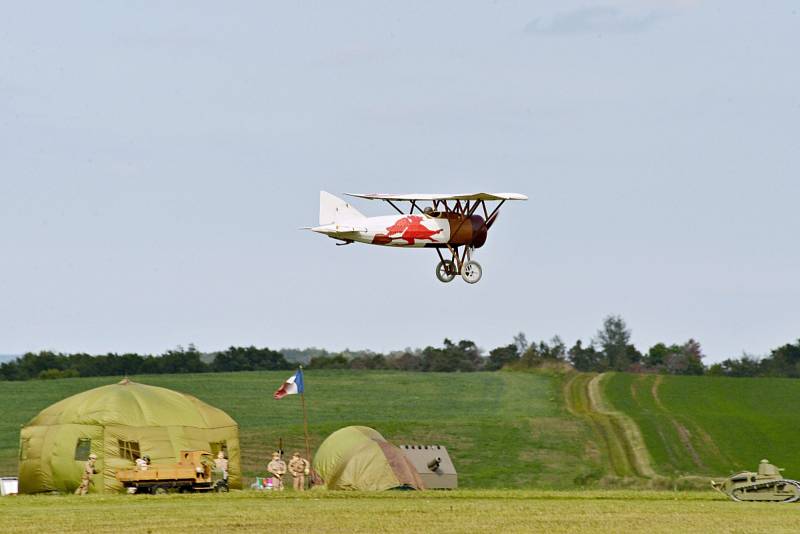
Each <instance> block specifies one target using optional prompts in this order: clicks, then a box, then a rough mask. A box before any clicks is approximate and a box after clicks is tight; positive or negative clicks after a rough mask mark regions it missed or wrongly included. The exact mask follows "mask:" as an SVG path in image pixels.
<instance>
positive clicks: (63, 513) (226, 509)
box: [0, 490, 800, 533]
mask: <svg viewBox="0 0 800 534" xmlns="http://www.w3.org/2000/svg"><path fill="white" fill-rule="evenodd" d="M797 510H798V509H797V507H796V506H791V505H785V506H783V505H774V504H766V503H765V504H753V503H747V504H744V503H735V502H732V501H728V500H725V499H724V498H722V497H721V496H719V495H717V494H714V493H710V492H709V493H689V494H687V493H675V492H631V491H603V492H597V491H592V492H589V491H586V492H581V491H573V492H543V491H492V490H489V491H464V490H458V491H452V492H384V493H377V494H376V493H371V494H358V493H347V492H324V491H319V492H317V491H313V492H307V493H306V494H302V495H298V494H295V493H293V492H289V491H287V492H284V493H282V494H279V493H272V494H270V493H257V492H249V491H248V492H234V493H231V494H229V495H165V496H153V497H150V496H128V495H108V496H101V495H90V496H87V497H76V496H47V495H41V496H19V497H9V498H3V499H0V531H4V532H41V531H43V530H46V531H56V532H86V531H91V532H134V533H135V532H169V531H172V532H185V531H189V530H191V531H193V532H218V531H230V530H269V531H275V532H320V533H326V532H370V533H371V532H439V533H448V532H476V531H483V532H553V533H560V532H584V531H585V532H709V531H711V532H719V531H725V532H747V533H758V532H796V531H798V529H800V515H798V514H797Z"/></svg>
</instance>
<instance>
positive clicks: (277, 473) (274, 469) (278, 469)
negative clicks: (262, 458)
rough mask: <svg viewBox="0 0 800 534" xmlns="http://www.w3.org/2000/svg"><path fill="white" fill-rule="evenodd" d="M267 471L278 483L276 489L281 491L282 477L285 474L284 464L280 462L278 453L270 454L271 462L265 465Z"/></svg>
mask: <svg viewBox="0 0 800 534" xmlns="http://www.w3.org/2000/svg"><path fill="white" fill-rule="evenodd" d="M267 471H269V474H271V475H272V477H273V478H274V479H276V480H277V481H278V484H277V486H278V488H277V489H279V490H283V475H285V474H286V462H284V461H283V460H281V454H280V453H279V452H278V451H275V452H273V453H272V461H271V462H270V463H269V464H267Z"/></svg>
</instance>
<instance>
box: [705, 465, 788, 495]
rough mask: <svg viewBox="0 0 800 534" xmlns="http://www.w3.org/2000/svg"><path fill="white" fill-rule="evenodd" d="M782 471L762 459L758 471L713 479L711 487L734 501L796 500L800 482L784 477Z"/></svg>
mask: <svg viewBox="0 0 800 534" xmlns="http://www.w3.org/2000/svg"><path fill="white" fill-rule="evenodd" d="M781 471H783V469H780V468H778V467H775V466H774V465H772V464H771V463H769V461H767V460H761V463H760V464H759V465H758V471H757V472H755V473H753V472H751V471H742V472H740V473H736V474H734V475H731V476H729V477H728V478H726V479H725V480H722V481H715V480H712V481H711V487H713V488H714V489H715V490H717V491H719V492H721V493H724V494H725V495H727V496H728V497H730V498H731V499H733V500H734V501H750V502H795V501H797V500H798V499H800V482H797V481H796V480H791V479H788V478H783V475H781Z"/></svg>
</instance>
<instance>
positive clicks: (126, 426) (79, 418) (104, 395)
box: [19, 379, 241, 493]
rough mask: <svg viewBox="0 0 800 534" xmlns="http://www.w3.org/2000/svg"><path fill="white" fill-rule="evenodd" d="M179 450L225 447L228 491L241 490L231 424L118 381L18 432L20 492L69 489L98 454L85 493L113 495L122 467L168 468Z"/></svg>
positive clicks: (165, 393)
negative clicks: (139, 461) (146, 460)
mask: <svg viewBox="0 0 800 534" xmlns="http://www.w3.org/2000/svg"><path fill="white" fill-rule="evenodd" d="M182 450H207V451H209V452H211V453H213V454H214V455H216V453H217V452H218V451H220V450H224V451H225V452H226V454H227V456H228V459H229V467H228V470H229V482H230V485H231V487H234V488H240V487H241V468H240V450H239V427H238V425H237V424H236V421H234V420H233V419H231V417H230V416H228V414H226V413H225V412H223V411H222V410H220V409H218V408H214V407H213V406H210V405H208V404H206V403H204V402H202V401H200V400H198V399H196V398H195V397H192V396H191V395H186V394H183V393H178V392H177V391H172V390H169V389H165V388H160V387H155V386H148V385H145V384H138V383H136V382H131V381H129V380H127V379H126V380H123V381H121V382H119V383H117V384H112V385H108V386H102V387H99V388H95V389H91V390H89V391H84V392H83V393H78V394H77V395H73V396H72V397H68V398H66V399H64V400H62V401H59V402H57V403H55V404H53V405H52V406H50V407H49V408H45V409H44V410H42V411H41V412H40V413H39V415H37V416H36V417H34V418H33V420H31V421H30V422H29V423H28V425H27V426H25V427H24V428H23V429H22V432H21V433H20V467H19V490H20V492H21V493H40V492H46V491H59V492H72V491H74V490H75V488H77V487H78V485H79V484H80V480H81V473H82V471H83V465H84V462H85V461H86V459H87V458H88V456H89V454H91V453H94V454H96V455H97V463H96V464H95V469H96V470H97V473H98V474H97V475H95V476H94V478H93V480H92V484H91V485H90V487H89V491H90V492H95V493H103V492H117V491H121V490H122V485H121V484H120V483H119V482H118V481H117V479H116V478H115V473H116V472H117V470H119V469H129V468H131V467H133V466H134V460H135V459H136V458H139V457H141V456H149V457H150V459H151V460H152V462H153V463H154V464H166V463H173V462H176V461H177V460H178V455H179V453H180V451H182Z"/></svg>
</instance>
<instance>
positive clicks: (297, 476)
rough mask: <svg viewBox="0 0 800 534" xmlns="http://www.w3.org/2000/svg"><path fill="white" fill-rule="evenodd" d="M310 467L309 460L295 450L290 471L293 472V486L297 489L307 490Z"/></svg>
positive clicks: (290, 462)
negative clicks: (307, 476)
mask: <svg viewBox="0 0 800 534" xmlns="http://www.w3.org/2000/svg"><path fill="white" fill-rule="evenodd" d="M308 469H309V465H308V460H306V459H305V458H303V457H302V456H300V453H299V452H297V451H295V452H294V454H292V459H291V460H289V472H290V473H291V474H292V487H293V488H294V489H295V491H305V489H306V475H307V474H308Z"/></svg>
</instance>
